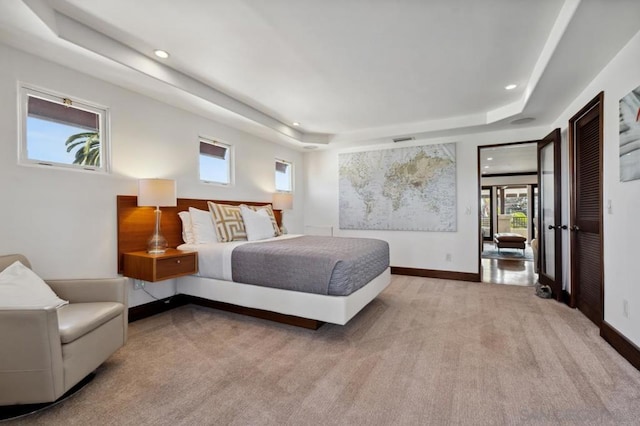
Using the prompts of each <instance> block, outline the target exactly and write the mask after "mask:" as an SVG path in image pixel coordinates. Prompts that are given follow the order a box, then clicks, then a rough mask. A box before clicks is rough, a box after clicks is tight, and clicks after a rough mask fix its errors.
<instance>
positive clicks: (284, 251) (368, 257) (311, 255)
mask: <svg viewBox="0 0 640 426" xmlns="http://www.w3.org/2000/svg"><path fill="white" fill-rule="evenodd" d="M231 267H232V276H233V281H235V282H240V283H245V284H256V285H262V286H266V287H276V288H281V289H285V290H295V291H302V292H306V293H317V294H328V295H334V296H346V295H349V294H351V293H353V292H354V291H356V290H358V289H359V288H361V287H362V286H364V285H365V284H366V283H368V282H369V281H371V280H372V279H373V278H375V277H377V276H378V275H380V274H381V273H382V272H383V271H384V270H385V269H387V268H388V267H389V244H388V243H387V242H386V241H381V240H374V239H369V238H341V237H319V236H307V235H305V236H301V237H298V238H288V239H282V240H276V241H268V242H260V243H253V244H244V245H241V246H238V247H236V248H234V249H233V252H232V253H231Z"/></svg>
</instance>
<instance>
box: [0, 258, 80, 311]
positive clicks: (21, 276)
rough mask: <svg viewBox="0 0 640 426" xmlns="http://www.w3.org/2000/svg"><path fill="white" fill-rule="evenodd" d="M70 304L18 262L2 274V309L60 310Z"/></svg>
mask: <svg viewBox="0 0 640 426" xmlns="http://www.w3.org/2000/svg"><path fill="white" fill-rule="evenodd" d="M67 303H69V302H68V301H66V300H62V299H60V298H59V297H58V296H56V294H55V293H54V292H53V290H51V287H49V286H48V285H47V283H45V282H44V281H42V279H41V278H40V277H39V276H37V275H36V274H35V272H33V271H32V270H31V269H29V268H27V267H26V266H24V265H23V264H22V263H20V261H19V260H16V261H15V262H13V263H12V264H11V265H9V267H8V268H6V269H5V270H4V271H2V272H0V308H2V309H7V308H8V309H40V308H48V307H54V308H58V307H60V306H62V305H66V304H67Z"/></svg>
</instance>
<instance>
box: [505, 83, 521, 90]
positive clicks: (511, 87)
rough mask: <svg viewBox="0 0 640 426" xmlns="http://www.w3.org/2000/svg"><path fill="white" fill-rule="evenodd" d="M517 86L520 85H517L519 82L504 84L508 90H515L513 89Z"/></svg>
mask: <svg viewBox="0 0 640 426" xmlns="http://www.w3.org/2000/svg"><path fill="white" fill-rule="evenodd" d="M516 87H518V85H517V84H509V85H507V86H504V88H505V89H507V90H513V89H515V88H516Z"/></svg>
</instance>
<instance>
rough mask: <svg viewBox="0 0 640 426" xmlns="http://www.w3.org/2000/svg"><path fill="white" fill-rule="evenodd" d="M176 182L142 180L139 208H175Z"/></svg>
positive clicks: (169, 180)
mask: <svg viewBox="0 0 640 426" xmlns="http://www.w3.org/2000/svg"><path fill="white" fill-rule="evenodd" d="M176 205H177V203H176V181H175V180H173V179H140V180H139V181H138V206H154V207H175V206H176Z"/></svg>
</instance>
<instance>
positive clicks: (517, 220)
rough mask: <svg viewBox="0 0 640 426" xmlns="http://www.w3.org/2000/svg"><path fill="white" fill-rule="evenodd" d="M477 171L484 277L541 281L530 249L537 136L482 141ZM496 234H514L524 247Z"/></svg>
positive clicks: (515, 281)
mask: <svg viewBox="0 0 640 426" xmlns="http://www.w3.org/2000/svg"><path fill="white" fill-rule="evenodd" d="M478 170H479V181H480V188H479V191H480V194H479V195H480V200H479V201H480V229H481V233H480V272H481V279H482V281H483V282H488V283H493V284H512V285H526V286H533V285H534V284H535V283H536V281H537V276H536V271H535V265H536V263H535V262H534V260H535V255H534V251H533V249H532V248H531V241H532V240H533V239H534V235H535V221H536V216H537V213H536V212H537V205H538V198H537V197H538V184H537V183H538V174H537V170H538V165H537V141H528V142H514V143H507V144H496V145H484V146H480V147H478ZM496 234H500V235H501V236H503V235H506V234H509V235H512V236H513V237H516V238H517V239H520V240H522V241H523V246H520V245H519V244H515V246H517V247H511V244H507V245H503V244H496V241H495V235H496ZM518 236H519V238H518Z"/></svg>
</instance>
